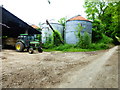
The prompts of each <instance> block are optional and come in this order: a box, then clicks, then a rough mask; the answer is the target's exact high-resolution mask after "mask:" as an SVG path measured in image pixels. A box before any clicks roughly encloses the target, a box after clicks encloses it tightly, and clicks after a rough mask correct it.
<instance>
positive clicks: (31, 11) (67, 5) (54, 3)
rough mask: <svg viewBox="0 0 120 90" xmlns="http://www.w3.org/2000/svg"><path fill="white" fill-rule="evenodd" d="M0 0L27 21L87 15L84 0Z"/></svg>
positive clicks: (43, 20)
mask: <svg viewBox="0 0 120 90" xmlns="http://www.w3.org/2000/svg"><path fill="white" fill-rule="evenodd" d="M50 1H51V4H48V2H47V0H0V5H1V4H2V5H3V6H4V7H5V8H6V9H7V10H9V11H10V12H11V13H13V14H14V15H16V16H17V17H19V18H21V19H22V20H24V21H25V22H27V23H33V24H36V25H38V23H39V22H45V20H46V19H55V20H58V19H60V18H62V17H65V16H67V17H73V16H75V15H78V14H80V15H82V16H83V17H85V13H84V8H83V3H84V0H50Z"/></svg>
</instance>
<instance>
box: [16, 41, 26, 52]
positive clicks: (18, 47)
mask: <svg viewBox="0 0 120 90" xmlns="http://www.w3.org/2000/svg"><path fill="white" fill-rule="evenodd" d="M24 47H25V46H24V44H23V43H22V42H17V43H16V45H15V48H16V51H18V52H22V51H23V50H24Z"/></svg>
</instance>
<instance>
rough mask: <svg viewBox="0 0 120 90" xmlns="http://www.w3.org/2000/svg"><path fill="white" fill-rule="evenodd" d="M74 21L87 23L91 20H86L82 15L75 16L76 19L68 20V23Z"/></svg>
mask: <svg viewBox="0 0 120 90" xmlns="http://www.w3.org/2000/svg"><path fill="white" fill-rule="evenodd" d="M74 20H85V21H90V20H88V19H85V18H84V17H82V16H81V15H77V16H74V17H72V18H70V19H68V20H67V21H74Z"/></svg>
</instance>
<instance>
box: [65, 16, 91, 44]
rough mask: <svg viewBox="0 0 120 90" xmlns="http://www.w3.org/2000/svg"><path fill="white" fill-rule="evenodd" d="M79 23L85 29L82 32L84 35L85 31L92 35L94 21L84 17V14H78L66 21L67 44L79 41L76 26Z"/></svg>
mask: <svg viewBox="0 0 120 90" xmlns="http://www.w3.org/2000/svg"><path fill="white" fill-rule="evenodd" d="M78 24H80V25H82V27H83V30H82V31H81V34H82V35H83V34H84V32H85V31H86V32H88V33H89V35H90V36H92V23H91V21H89V20H87V19H85V18H83V17H82V16H80V15H78V16H75V17H73V18H71V19H69V20H67V22H66V29H65V41H66V43H67V44H76V43H77V42H78V38H77V36H76V34H75V33H78V30H77V29H76V27H78Z"/></svg>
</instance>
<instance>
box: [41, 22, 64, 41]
mask: <svg viewBox="0 0 120 90" xmlns="http://www.w3.org/2000/svg"><path fill="white" fill-rule="evenodd" d="M50 25H51V26H52V27H53V29H54V30H58V31H59V32H60V34H61V35H62V36H63V26H62V25H61V24H59V23H50ZM52 32H53V31H52V29H51V28H50V27H49V25H47V24H46V23H44V24H43V25H42V43H45V42H46V41H47V40H48V39H49V37H50V36H51V35H52Z"/></svg>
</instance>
